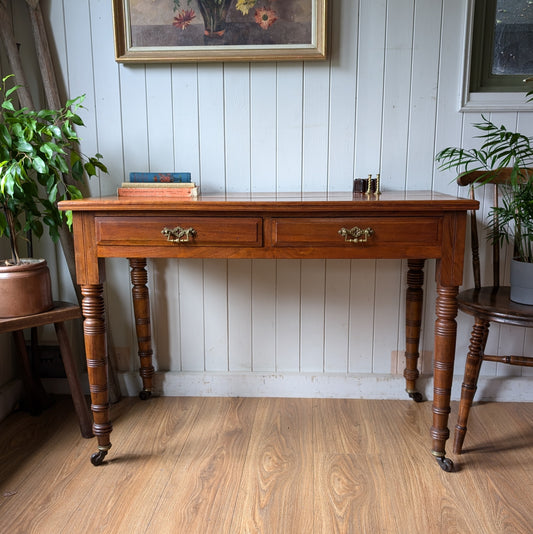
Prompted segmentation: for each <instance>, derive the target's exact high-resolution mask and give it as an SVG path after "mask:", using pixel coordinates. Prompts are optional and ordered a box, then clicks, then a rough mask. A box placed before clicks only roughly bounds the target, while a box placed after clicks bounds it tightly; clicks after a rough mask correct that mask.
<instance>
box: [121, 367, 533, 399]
mask: <svg viewBox="0 0 533 534" xmlns="http://www.w3.org/2000/svg"><path fill="white" fill-rule="evenodd" d="M118 381H119V384H120V389H121V392H122V394H123V395H125V396H136V395H137V394H138V393H139V391H140V389H141V380H140V378H139V376H138V374H137V373H134V372H124V373H119V376H118ZM461 383H462V376H456V377H454V381H453V386H452V400H458V399H459V397H460V394H461V393H460V391H461ZM417 386H418V390H419V391H420V392H421V393H422V395H423V396H424V398H426V399H432V398H433V377H432V376H429V375H428V376H421V377H420V378H419V379H418V382H417ZM532 386H533V376H529V377H528V376H523V377H481V378H480V379H479V384H478V392H477V395H476V401H499V402H533V387H532ZM154 395H159V396H168V397H180V396H184V397H190V396H205V397H294V398H348V399H357V398H364V399H399V400H405V399H406V398H407V396H406V393H405V380H404V378H403V377H402V376H400V375H332V374H327V375H316V374H279V375H278V374H260V373H189V372H184V373H182V372H175V371H167V372H157V373H156V374H155V376H154Z"/></svg>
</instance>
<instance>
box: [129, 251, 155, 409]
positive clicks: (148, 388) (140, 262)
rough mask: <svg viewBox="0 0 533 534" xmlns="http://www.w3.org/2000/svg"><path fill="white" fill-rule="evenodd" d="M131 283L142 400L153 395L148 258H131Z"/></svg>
mask: <svg viewBox="0 0 533 534" xmlns="http://www.w3.org/2000/svg"><path fill="white" fill-rule="evenodd" d="M129 261H130V268H131V283H132V286H133V287H132V297H133V312H134V314H135V329H136V332H137V344H138V347H139V359H140V362H141V368H140V370H139V373H140V375H141V378H142V381H143V389H142V391H141V392H140V393H139V397H140V398H141V399H142V400H146V399H148V398H150V396H151V395H152V377H153V376H154V367H153V365H152V330H151V326H150V298H149V294H148V287H147V285H146V283H147V281H148V274H147V272H146V258H131V259H130V260H129Z"/></svg>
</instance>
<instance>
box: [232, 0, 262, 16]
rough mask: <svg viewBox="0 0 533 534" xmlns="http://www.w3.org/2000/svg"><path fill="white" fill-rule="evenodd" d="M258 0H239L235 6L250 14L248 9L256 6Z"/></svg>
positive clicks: (245, 13) (243, 12)
mask: <svg viewBox="0 0 533 534" xmlns="http://www.w3.org/2000/svg"><path fill="white" fill-rule="evenodd" d="M256 1H257V0H237V3H236V4H235V8H236V9H238V10H239V11H240V12H241V13H242V14H243V15H248V11H250V9H251V8H252V7H254V6H255V3H256Z"/></svg>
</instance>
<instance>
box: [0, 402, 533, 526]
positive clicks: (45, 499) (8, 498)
mask: <svg viewBox="0 0 533 534" xmlns="http://www.w3.org/2000/svg"><path fill="white" fill-rule="evenodd" d="M455 415H456V406H454V407H453V409H452V415H451V419H450V421H455ZM112 416H113V423H114V431H113V434H112V442H113V444H114V445H113V448H112V449H111V451H110V453H109V455H108V457H107V461H106V463H105V464H104V465H102V466H99V467H93V466H92V465H91V463H90V462H89V456H90V455H91V454H92V453H93V452H95V450H96V441H95V440H94V439H91V440H85V439H83V438H81V437H80V435H79V431H78V426H77V420H76V418H75V415H74V410H73V408H72V405H71V402H70V399H69V398H59V399H57V401H56V402H55V404H54V405H53V406H52V407H51V408H50V409H48V410H47V411H46V412H45V413H44V414H43V415H41V416H40V417H31V416H29V415H27V414H25V413H15V414H13V415H11V416H9V417H8V418H7V419H6V420H5V421H3V422H2V423H0V432H1V434H0V435H1V436H2V440H1V442H0V532H1V533H10V534H15V533H21V534H30V533H35V534H60V533H64V534H78V533H86V532H87V533H89V532H90V533H98V532H99V533H111V534H115V533H124V534H137V533H154V534H155V533H157V534H163V533H173V534H174V533H178V534H180V533H185V534H196V533H198V534H207V533H216V534H241V533H269V534H270V533H271V534H300V533H301V534H311V533H315V534H330V533H372V534H375V533H402V534H403V533H409V534H414V533H423V534H428V533H429V534H432V533H439V534H442V533H448V532H449V533H452V532H453V533H461V534H468V533H474V534H480V533H484V534H490V533H505V534H508V533H524V534H526V533H527V534H530V533H531V532H533V507H532V506H531V502H532V501H531V495H532V494H533V468H532V465H533V404H518V403H505V404H504V403H502V404H496V403H487V404H479V405H476V406H475V408H474V410H473V412H472V415H471V421H470V427H469V433H468V435H467V438H466V442H465V453H464V454H463V455H462V456H460V457H453V455H452V458H453V459H454V460H455V462H456V467H457V468H458V469H457V472H455V473H444V472H443V471H442V470H441V469H440V468H439V467H438V466H437V464H436V462H435V460H434V459H433V458H432V456H431V454H430V453H429V445H430V443H429V441H430V440H429V436H428V426H429V423H430V419H431V405H430V403H429V402H426V403H422V404H416V403H414V402H412V401H374V400H332V399H327V400H326V399H264V398H261V399H255V398H249V399H242V398H170V397H166V398H153V399H150V400H149V401H146V402H143V401H140V400H138V399H136V398H127V399H123V400H122V401H120V403H118V404H117V405H115V406H113V408H112Z"/></svg>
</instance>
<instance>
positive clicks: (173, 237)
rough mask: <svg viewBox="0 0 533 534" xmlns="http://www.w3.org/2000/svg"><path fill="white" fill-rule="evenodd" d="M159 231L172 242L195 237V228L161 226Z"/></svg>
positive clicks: (185, 240) (190, 239)
mask: <svg viewBox="0 0 533 534" xmlns="http://www.w3.org/2000/svg"><path fill="white" fill-rule="evenodd" d="M161 233H162V234H163V235H165V236H166V237H167V241H170V242H172V243H187V242H189V241H192V240H193V239H194V238H195V237H196V230H195V229H194V228H182V227H181V226H176V228H167V227H165V228H163V230H161Z"/></svg>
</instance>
